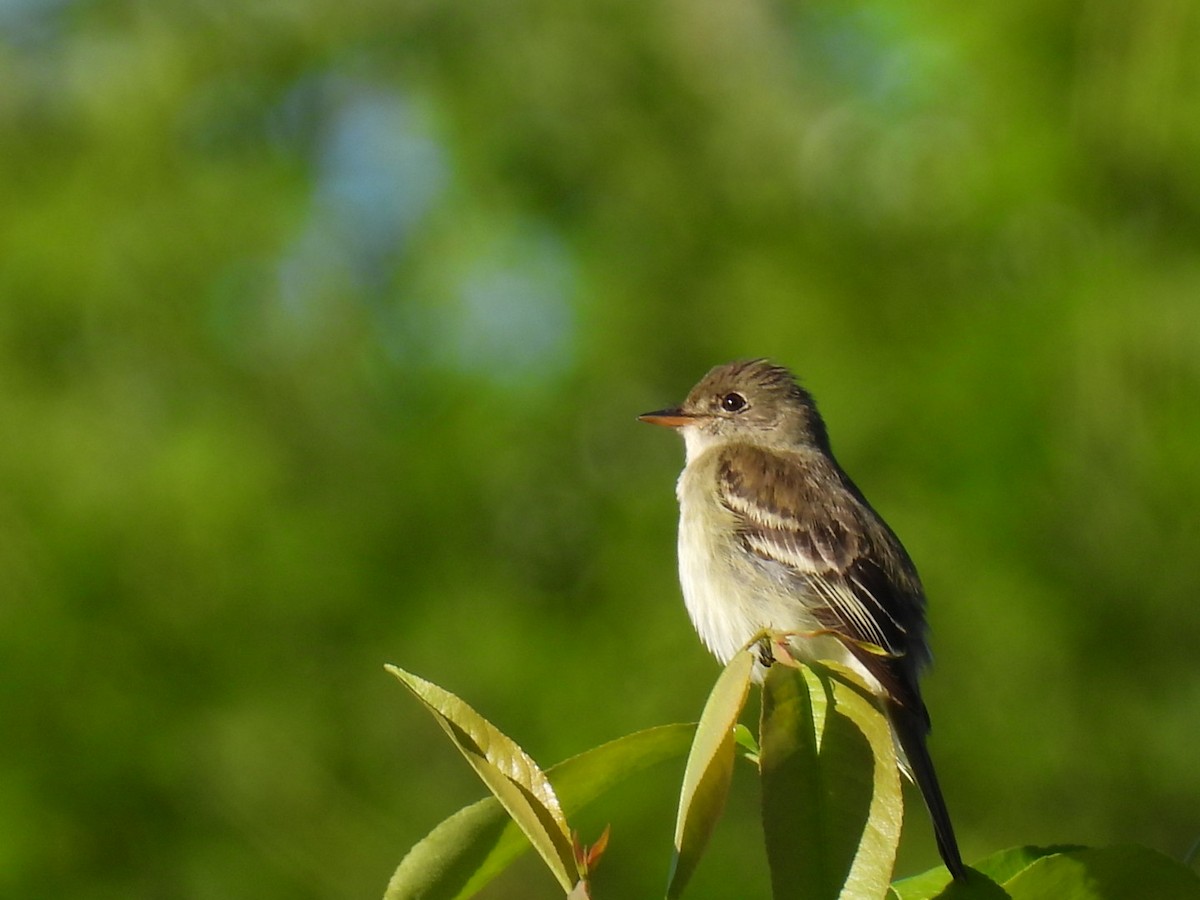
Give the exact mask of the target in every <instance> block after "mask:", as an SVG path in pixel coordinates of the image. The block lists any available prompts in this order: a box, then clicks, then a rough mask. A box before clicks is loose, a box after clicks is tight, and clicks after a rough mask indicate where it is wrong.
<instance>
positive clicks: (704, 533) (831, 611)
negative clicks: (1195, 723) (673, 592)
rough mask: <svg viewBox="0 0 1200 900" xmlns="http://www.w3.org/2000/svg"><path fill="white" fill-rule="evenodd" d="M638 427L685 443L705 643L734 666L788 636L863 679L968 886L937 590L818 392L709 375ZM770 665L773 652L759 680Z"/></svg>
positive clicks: (795, 652)
mask: <svg viewBox="0 0 1200 900" xmlns="http://www.w3.org/2000/svg"><path fill="white" fill-rule="evenodd" d="M638 418H639V419H640V420H641V421H643V422H648V423H650V424H653V425H660V426H665V427H668V428H672V429H675V430H676V431H678V432H679V433H680V434H681V435H682V437H683V440H684V447H685V465H684V469H683V472H682V473H681V474H680V476H679V480H678V482H677V484H676V496H677V498H678V500H679V535H678V555H679V579H680V584H681V586H682V589H683V596H684V603H685V606H686V607H687V611H688V614H689V616H690V618H691V620H692V623H693V625H694V626H695V628H696V631H697V633H698V634H699V636H700V638H701V640H702V641H703V643H704V644H705V645H706V646H707V647H708V649H709V650H710V651H711V652H712V653H713V655H714V656H716V657H717V659H718V660H720V661H721V663H722V664H724V663H727V662H728V661H729V660H730V659H731V658H732V657H733V656H734V655H735V654H736V653H737V652H738V651H739V650H741V649H742V648H743V647H745V646H747V645H749V644H750V643H751V642H752V641H755V639H756V638H757V637H759V636H761V635H764V634H771V635H783V636H784V641H785V642H786V643H785V644H784V645H783V646H784V649H785V650H786V652H788V653H789V654H790V655H792V656H793V657H795V658H798V659H801V660H805V661H819V660H830V661H833V662H838V663H841V664H842V665H845V666H847V667H848V668H850V669H852V670H853V671H855V672H857V673H858V674H859V675H860V676H861V677H862V678H863V680H864V682H865V683H866V685H867V687H868V688H869V689H870V691H871V693H872V694H873V695H874V696H875V698H876V700H877V702H878V703H879V705H880V707H881V709H882V710H883V712H884V713H885V715H886V716H887V718H888V721H889V723H890V725H891V728H892V733H893V735H894V737H895V742H896V744H897V745H898V747H899V749H900V753H899V754H898V756H899V762H900V766H901V769H902V770H903V771H904V772H905V774H906V775H907V776H908V777H909V778H910V779H911V780H912V781H914V782H915V783H916V785H917V787H918V788H919V789H920V791H921V795H922V797H923V799H924V801H925V805H926V807H927V809H928V811H929V815H930V819H931V820H932V823H933V830H934V836H935V838H936V841H937V846H938V851H939V853H940V854H941V858H942V860H943V862H944V863H945V864H946V868H947V869H948V870H949V871H950V873H951V875H952V876H953V877H954V878H955V879H963V878H965V877H966V872H967V870H966V867H965V866H964V864H963V861H962V856H961V854H960V853H959V849H958V842H957V840H956V838H955V834H954V828H953V825H952V823H951V821H950V814H949V811H948V810H947V808H946V802H945V800H944V798H943V796H942V791H941V787H940V786H939V784H938V779H937V775H936V774H935V772H934V767H933V761H932V758H931V757H930V755H929V751H928V748H927V737H928V734H929V731H930V719H929V712H928V710H927V709H926V706H925V703H924V701H923V700H922V699H921V691H920V684H919V679H920V676H921V673H922V671H923V670H924V669H925V668H926V667H927V666H928V664H929V662H930V653H929V644H928V638H927V625H926V621H925V606H926V601H925V591H924V588H923V587H922V584H921V580H920V577H919V576H918V574H917V569H916V566H915V565H914V564H913V561H912V559H911V558H910V557H909V555H908V553H907V551H905V549H904V546H903V545H902V544H901V543H900V539H899V538H898V537H897V536H896V534H895V532H894V531H892V529H891V528H890V527H888V525H887V523H886V522H884V520H883V519H882V518H881V517H880V515H879V514H878V513H877V512H876V511H875V510H874V508H873V507H872V506H871V504H870V503H868V502H867V499H866V498H865V497H864V496H863V494H862V492H861V491H860V490H859V489H858V487H857V486H856V485H855V484H854V482H853V481H851V479H850V476H849V475H847V474H846V472H845V471H844V470H843V469H842V467H841V466H840V465H839V464H838V462H837V460H836V459H835V457H834V455H833V451H832V449H831V447H830V442H829V434H828V431H827V429H826V426H825V422H824V420H823V419H822V418H821V415H820V413H819V412H818V411H817V406H816V402H815V401H814V399H813V397H812V395H811V394H810V393H809V392H808V391H807V390H805V389H804V388H803V387H801V386H800V384H799V383H798V381H797V380H796V377H795V376H794V375H793V374H792V372H791V371H790V370H789V369H787V368H785V367H783V366H780V365H777V364H775V363H773V362H771V361H770V360H767V359H751V360H740V361H736V362H731V363H727V364H724V365H719V366H717V367H715V368H713V369H712V370H711V371H709V372H708V374H706V375H705V376H704V377H703V378H702V379H701V380H700V381H699V383H697V384H696V386H695V387H694V388H693V389H692V390H691V392H690V393H689V394H688V395H687V399H685V400H684V401H683V403H682V404H681V405H680V406H678V407H673V408H670V409H661V410H656V411H654V412H648V413H643V414H642V415H641V416H639V417H638ZM770 663H771V654H770V652H769V650H766V651H763V650H760V655H759V659H758V662H757V663H756V665H755V680H758V681H761V680H762V677H763V674H764V673H765V671H766V666H768V665H769V664H770Z"/></svg>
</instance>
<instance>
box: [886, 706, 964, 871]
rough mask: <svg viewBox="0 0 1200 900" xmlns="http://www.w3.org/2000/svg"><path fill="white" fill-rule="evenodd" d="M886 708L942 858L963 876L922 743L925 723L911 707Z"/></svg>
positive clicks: (923, 743)
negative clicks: (918, 789)
mask: <svg viewBox="0 0 1200 900" xmlns="http://www.w3.org/2000/svg"><path fill="white" fill-rule="evenodd" d="M888 712H889V714H890V715H889V718H890V719H891V721H892V728H893V729H894V730H895V732H896V739H897V740H898V741H899V742H900V748H901V749H902V750H903V751H904V755H905V756H907V757H908V769H909V772H910V774H911V775H912V779H913V781H915V782H916V784H917V787H918V788H920V789H921V796H922V797H924V798H925V806H926V807H927V808H928V810H929V818H930V819H932V820H933V835H934V837H935V838H936V839H937V845H938V853H940V854H941V855H942V862H944V863H945V864H946V868H947V869H949V870H950V874H951V875H953V876H954V877H955V878H956V879H965V878H966V877H967V867H966V866H964V865H963V861H962V856H960V855H959V852H958V841H957V840H956V839H955V837H954V826H953V825H951V824H950V813H949V811H947V809H946V801H945V800H944V799H943V798H942V789H941V787H939V785H938V780H937V775H936V774H935V773H934V771H933V760H932V759H931V758H930V756H929V750H928V749H926V747H925V735H926V734H927V733H928V731H929V726H928V724H927V723H926V721H925V720H924V719H922V718H918V717H917V716H915V715H914V714H913V713H912V711H911V710H908V709H905V708H904V707H902V706H900V705H899V704H896V703H888Z"/></svg>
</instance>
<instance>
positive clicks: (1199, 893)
mask: <svg viewBox="0 0 1200 900" xmlns="http://www.w3.org/2000/svg"><path fill="white" fill-rule="evenodd" d="M1004 889H1005V890H1006V891H1008V894H1009V896H1010V897H1012V900H1047V898H1054V900H1130V898H1142V897H1146V898H1150V897H1152V898H1154V900H1197V898H1200V878H1198V877H1197V876H1196V874H1195V873H1194V872H1192V871H1191V870H1190V869H1188V868H1187V867H1186V866H1184V865H1183V864H1182V863H1180V862H1178V861H1177V860H1174V859H1171V858H1170V857H1169V856H1165V855H1163V854H1162V853H1159V852H1158V851H1156V850H1151V849H1149V848H1148V847H1137V846H1133V845H1118V846H1115V847H1102V848H1089V849H1086V850H1070V851H1067V852H1065V853H1056V854H1053V855H1051V856H1046V857H1043V858H1042V859H1039V860H1037V861H1036V862H1034V863H1032V864H1031V865H1029V866H1027V867H1026V868H1024V869H1023V870H1022V871H1021V872H1019V873H1018V874H1017V875H1015V876H1014V877H1013V878H1011V879H1009V880H1008V881H1007V882H1006V883H1005V884H1004Z"/></svg>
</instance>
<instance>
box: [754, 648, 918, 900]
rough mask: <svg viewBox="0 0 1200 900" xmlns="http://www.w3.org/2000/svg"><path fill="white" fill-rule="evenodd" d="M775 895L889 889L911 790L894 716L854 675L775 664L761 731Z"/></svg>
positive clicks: (861, 896)
mask: <svg viewBox="0 0 1200 900" xmlns="http://www.w3.org/2000/svg"><path fill="white" fill-rule="evenodd" d="M759 737H760V741H761V748H762V749H761V754H760V767H761V772H762V793H763V827H764V830H765V834H766V844H767V859H768V862H769V864H770V868H771V884H772V888H773V893H774V896H775V897H777V898H783V897H805V898H812V900H822V898H838V897H842V898H855V900H870V898H883V897H885V896H886V894H887V891H888V882H889V881H890V879H891V872H892V866H893V865H894V863H895V858H896V848H897V846H898V844H899V840H900V825H901V820H902V818H903V799H902V795H901V793H900V778H899V770H898V768H897V765H896V757H895V750H894V747H893V744H892V736H891V728H890V726H889V725H888V722H887V719H886V717H885V716H884V715H883V713H881V712H880V711H879V710H878V709H877V708H876V707H875V705H874V704H873V703H872V702H871V700H870V699H869V695H868V694H867V692H866V689H865V688H863V687H862V686H861V684H860V683H859V682H858V680H857V679H856V678H854V676H852V675H850V673H848V672H845V671H844V670H841V669H834V668H829V667H826V666H824V665H821V666H814V667H809V666H806V665H798V666H796V667H793V666H787V665H775V666H772V667H771V669H770V670H769V672H768V673H767V677H766V680H765V682H764V684H763V704H762V728H761V733H760V736H759Z"/></svg>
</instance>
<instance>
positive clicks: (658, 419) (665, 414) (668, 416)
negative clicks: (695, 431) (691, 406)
mask: <svg viewBox="0 0 1200 900" xmlns="http://www.w3.org/2000/svg"><path fill="white" fill-rule="evenodd" d="M638 421H639V422H649V423H650V424H651V425H662V426H663V427H664V428H683V427H684V426H685V425H691V424H692V423H694V422H695V421H696V416H693V415H691V414H689V413H685V412H684V411H683V410H682V409H680V408H679V407H675V408H674V409H659V410H655V411H654V412H648V413H642V414H641V415H640V416H638Z"/></svg>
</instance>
